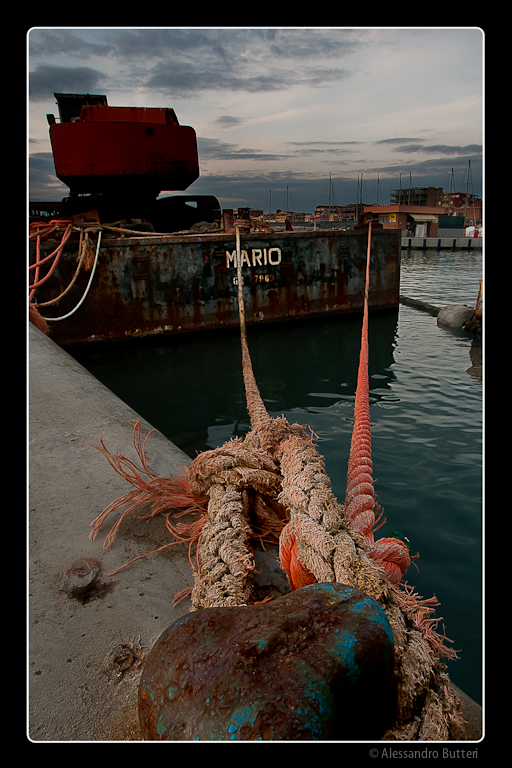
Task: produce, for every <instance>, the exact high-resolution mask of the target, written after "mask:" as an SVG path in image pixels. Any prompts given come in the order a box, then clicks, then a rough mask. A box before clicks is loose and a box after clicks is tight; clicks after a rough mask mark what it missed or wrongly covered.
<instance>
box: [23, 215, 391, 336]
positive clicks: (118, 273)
mask: <svg viewBox="0 0 512 768" xmlns="http://www.w3.org/2000/svg"><path fill="white" fill-rule="evenodd" d="M102 234H103V233H102ZM98 237H99V233H96V234H94V235H93V236H92V239H93V241H97V238H98ZM367 237H368V235H367V230H362V231H348V232H338V231H332V232H308V233H304V232H283V233H274V234H272V235H269V234H266V233H251V234H250V235H247V236H246V237H243V238H242V242H241V260H242V274H243V280H244V287H243V293H244V302H245V312H246V318H247V323H248V325H249V324H251V323H260V322H269V321H277V320H287V319H292V318H306V317H313V316H314V315H317V314H319V313H351V312H362V309H363V298H364V276H365V257H366V246H367ZM56 245H57V243H56V242H55V241H53V242H52V241H47V242H44V243H41V248H40V256H41V257H42V258H44V257H45V256H46V255H48V254H49V253H51V252H52V250H54V249H55V246H56ZM371 247H372V265H371V274H370V292H369V303H370V308H372V309H384V308H392V307H398V304H399V286H400V233H399V232H393V231H386V230H376V231H374V232H372V243H371ZM31 251H32V253H31V262H32V263H33V260H34V258H35V256H34V252H35V246H34V244H32V248H31ZM77 259H78V242H77V241H75V242H72V241H71V240H68V242H67V243H66V245H65V246H64V250H63V253H62V255H61V257H60V260H59V264H58V265H57V268H56V269H55V271H54V272H53V274H52V275H51V277H50V278H49V279H48V280H47V281H46V282H45V283H44V284H43V285H41V287H40V288H37V289H36V291H35V298H36V306H38V310H39V312H40V314H41V315H42V316H43V317H45V318H48V325H49V327H50V336H51V337H52V338H53V340H54V341H56V342H57V343H58V344H60V345H61V346H69V345H73V344H82V343H87V342H93V341H107V340H116V341H118V340H122V339H127V338H136V337H143V336H151V335H156V334H176V333H185V332H188V331H198V330H206V329H212V328H227V327H230V326H237V325H238V322H239V318H238V303H237V296H238V286H237V272H236V245H235V236H234V235H229V234H226V233H219V234H204V235H181V236H180V235H165V236H164V235H162V236H151V237H149V236H148V237H143V236H142V237H126V238H119V237H113V238H108V237H105V236H103V237H102V240H101V244H100V247H99V249H98V260H97V266H96V270H95V274H94V275H93V277H92V281H91V283H90V288H89V291H88V293H87V295H86V296H85V299H84V300H83V303H82V304H81V305H80V306H79V308H78V309H77V310H76V311H74V309H75V308H76V307H77V305H78V304H79V302H80V301H81V300H82V298H83V296H84V295H85V293H86V290H87V286H88V284H89V281H90V278H91V272H92V270H91V271H90V272H87V271H85V270H82V272H81V274H80V275H79V276H78V279H77V280H76V282H75V283H74V285H73V287H72V289H71V290H70V291H69V292H68V293H67V294H66V295H65V296H63V297H62V298H61V299H60V300H59V301H58V303H57V304H56V305H48V306H44V304H46V302H49V301H52V300H53V299H55V298H56V297H58V296H60V295H61V294H62V293H64V291H65V290H66V288H67V287H68V286H69V284H70V283H71V281H72V279H73V276H74V273H75V271H76V269H77ZM52 318H63V319H62V320H53V321H52Z"/></svg>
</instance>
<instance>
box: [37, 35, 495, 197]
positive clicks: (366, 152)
mask: <svg viewBox="0 0 512 768" xmlns="http://www.w3.org/2000/svg"><path fill="white" fill-rule="evenodd" d="M484 47H485V34H484V32H483V31H482V30H481V29H479V28H476V27H473V28H472V27H450V28H438V27H430V28H427V27H421V28H391V27H390V28H387V27H384V28H383V27H379V28H372V27H368V28H367V27H325V28H324V27H289V28H284V27H279V28H274V27H252V28H246V27H240V28H228V27H226V28H223V27H205V28H201V27H194V28H183V27H154V28H150V27H135V28H132V27H119V28H114V27H109V28H102V27H87V28H86V27H83V28H76V27H73V28H71V27H69V28H68V27H36V28H32V29H30V30H29V32H28V34H27V72H28V77H27V101H28V109H27V115H28V118H27V135H28V161H29V162H28V185H29V199H30V201H33V202H35V201H58V200H61V199H62V198H63V197H65V196H66V195H67V193H68V191H69V190H68V188H67V187H66V186H65V185H64V184H62V183H61V182H60V181H59V180H58V179H57V178H56V176H55V169H54V165H53V157H52V152H51V145H50V140H49V133H48V123H47V119H46V115H47V114H54V115H55V116H56V117H58V108H57V105H56V102H55V98H54V96H53V94H54V92H56V93H59V92H64V93H91V94H105V95H106V96H107V99H108V103H109V105H110V106H140V107H171V108H173V109H174V110H175V112H176V115H177V117H178V120H179V122H180V123H181V124H182V125H190V126H192V127H193V128H194V129H195V131H196V134H197V142H198V150H199V164H200V172H201V175H200V178H199V179H198V180H197V181H195V182H194V183H193V184H192V185H191V186H190V187H189V189H188V190H187V193H191V194H206V195H215V196H216V197H217V198H218V199H219V201H220V204H221V206H222V208H233V207H239V206H242V207H244V206H248V207H253V208H262V209H264V210H265V211H266V212H268V211H269V208H271V210H272V211H275V210H276V209H277V208H281V209H285V210H286V209H287V208H288V209H289V210H295V211H299V212H313V211H314V209H315V207H316V206H317V205H327V204H329V203H335V204H338V205H346V204H349V203H354V202H356V201H357V200H358V199H360V198H361V195H360V192H359V194H358V190H360V189H361V186H362V190H363V191H362V201H363V202H364V203H366V204H367V205H371V204H376V203H378V204H381V205H388V204H389V201H390V192H391V190H393V189H398V188H399V187H400V186H401V187H402V188H407V187H409V185H411V186H413V187H428V186H434V187H443V188H444V190H445V191H447V192H448V191H449V190H450V188H451V191H460V192H465V191H466V190H469V191H470V192H473V193H474V194H476V195H478V196H480V197H482V185H483V132H484V120H483V114H484V103H483V102H484V87H483V86H484ZM166 192H167V191H166ZM169 192H172V191H169ZM164 193H165V192H164Z"/></svg>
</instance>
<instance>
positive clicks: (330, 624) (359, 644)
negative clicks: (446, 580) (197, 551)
mask: <svg viewBox="0 0 512 768" xmlns="http://www.w3.org/2000/svg"><path fill="white" fill-rule="evenodd" d="M393 659H394V642H393V633H392V630H391V627H390V625H389V622H388V620H387V617H386V615H385V613H384V612H383V611H382V609H381V608H380V606H379V605H378V604H377V603H376V602H375V601H374V600H373V599H372V598H370V597H369V596H368V595H366V594H364V593H363V592H360V591H359V590H357V589H353V588H352V587H348V586H346V585H342V584H334V583H333V584H311V585H310V586H307V587H304V588H302V589H298V590H296V591H294V592H292V593H290V594H288V595H284V596H283V597H280V598H277V599H276V600H273V601H271V602H268V603H265V604H262V605H252V606H241V607H228V608H203V609H200V610H198V611H195V612H192V613H189V614H187V615H185V616H184V617H182V618H181V619H179V620H178V621H176V622H174V623H173V624H172V625H171V626H170V627H168V628H167V629H166V630H165V631H164V632H163V633H162V635H161V636H160V638H159V639H158V640H157V642H156V643H155V645H154V647H153V648H152V650H151V651H150V653H149V655H148V657H147V660H146V663H145V665H144V669H143V673H142V677H141V682H140V685H139V720H140V725H141V730H142V735H143V738H145V739H147V740H168V741H177V740H180V741H198V740H248V741H252V740H315V741H316V740H361V739H375V738H380V737H381V736H382V734H383V733H384V731H385V730H386V728H388V727H389V726H390V725H392V723H393V722H394V715H395V703H396V694H395V688H394V682H393Z"/></svg>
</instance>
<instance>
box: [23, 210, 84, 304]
mask: <svg viewBox="0 0 512 768" xmlns="http://www.w3.org/2000/svg"><path fill="white" fill-rule="evenodd" d="M39 223H40V222H34V224H35V225H36V226H35V229H36V231H35V232H34V233H33V235H35V237H36V260H35V262H34V264H30V265H29V270H31V269H34V270H35V274H34V282H33V283H32V285H29V290H30V293H29V297H28V299H29V302H30V301H31V300H32V297H33V296H34V293H35V290H36V288H39V286H41V285H43V283H45V282H46V281H47V280H48V278H49V277H50V276H51V275H52V273H53V272H54V270H55V267H56V266H57V264H58V262H59V259H60V257H61V254H62V253H63V250H64V246H65V244H66V243H67V241H68V240H69V238H70V236H71V232H72V229H73V225H72V223H71V222H68V221H63V222H51V223H52V224H53V223H55V226H54V227H51V228H50V229H48V230H45V231H44V232H39V231H37V225H38V224H39ZM63 224H65V225H66V230H65V232H64V234H63V236H62V239H61V241H60V243H59V245H58V246H57V248H55V250H54V251H52V253H49V254H48V256H45V257H44V259H41V258H40V255H41V237H42V236H43V235H45V234H49V232H53V231H54V230H55V229H57V225H63ZM30 226H31V228H32V227H33V226H34V225H33V224H31V225H30ZM33 235H31V237H32V236H33ZM52 258H53V264H52V265H51V267H50V269H49V270H48V272H47V273H46V275H45V276H44V277H43V278H41V280H39V269H40V267H41V265H42V264H46V262H48V261H50V259H52Z"/></svg>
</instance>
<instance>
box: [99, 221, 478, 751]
mask: <svg viewBox="0 0 512 768" xmlns="http://www.w3.org/2000/svg"><path fill="white" fill-rule="evenodd" d="M370 243H371V226H370V227H369V232H368V250H367V264H366V279H365V307H364V315H363V330H362V343H361V353H360V364H359V374H358V386H357V391H356V403H355V407H354V429H353V436H352V441H351V450H350V456H349V470H348V473H347V493H346V498H345V505H341V504H339V503H338V501H337V500H336V498H335V496H334V494H333V493H332V490H331V484H330V480H329V478H328V476H327V474H326V472H325V465H324V461H323V458H322V456H320V454H319V453H318V451H317V450H316V447H315V446H314V444H313V441H312V440H311V438H310V437H309V436H308V435H307V433H306V431H305V430H304V428H303V427H302V426H300V425H297V424H294V425H290V424H289V423H288V422H287V420H286V419H285V418H284V417H281V418H271V417H270V416H269V414H268V413H267V410H266V408H265V405H264V403H263V400H262V398H261V395H260V393H259V390H258V387H257V384H256V381H255V377H254V372H253V369H252V364H251V361H250V355H249V350H248V345H247V339H246V328H245V310H244V308H243V283H242V279H241V263H240V240H239V234H238V233H237V273H238V303H239V313H240V328H241V344H242V364H243V375H244V384H245V388H246V398H247V408H248V411H249V416H250V420H251V431H250V432H249V433H248V434H247V435H246V436H245V438H244V439H243V440H242V439H240V438H236V439H233V440H231V441H229V442H228V443H226V444H225V445H223V446H221V447H220V448H218V449H214V450H212V451H205V452H203V453H202V454H199V455H198V456H197V457H196V459H194V461H193V462H192V464H191V466H190V467H189V468H188V470H187V472H186V476H184V477H183V478H182V489H181V490H180V494H179V498H180V499H182V495H183V494H182V490H183V488H188V491H187V493H188V494H189V497H190V509H191V510H192V509H193V508H194V505H195V509H196V510H199V507H200V511H198V512H197V514H198V515H200V519H199V521H198V520H197V519H196V520H195V522H193V523H191V524H189V525H186V524H182V527H181V528H180V529H179V530H178V529H177V527H173V525H172V524H170V522H169V519H170V517H171V516H172V509H173V505H174V502H173V489H172V486H169V485H168V486H167V487H166V483H171V481H169V480H167V481H166V480H165V479H163V480H160V479H159V478H156V477H155V476H154V475H151V474H150V473H149V470H148V469H147V466H146V463H145V457H144V446H142V450H141V451H140V450H139V451H138V452H139V458H141V460H142V466H143V470H144V472H146V474H147V477H148V478H149V480H144V479H143V478H140V479H138V478H137V473H136V472H134V471H133V466H134V465H132V464H131V463H130V462H128V460H126V459H124V457H119V456H115V455H113V454H111V453H110V452H109V451H108V450H107V449H106V447H105V446H104V445H103V443H101V445H100V446H96V447H98V448H99V449H100V450H101V451H102V452H103V453H104V454H105V455H106V456H107V459H108V460H109V461H110V463H111V465H112V466H113V467H114V469H116V471H118V472H119V474H121V475H123V476H125V477H127V479H128V480H129V482H130V483H131V484H132V485H133V490H132V491H131V492H129V494H126V495H125V496H124V497H121V499H118V500H117V501H116V502H114V503H113V504H111V505H109V507H108V508H107V509H106V510H104V511H103V513H102V514H101V515H99V516H98V518H96V520H94V521H93V523H91V525H92V526H93V531H92V532H91V538H94V537H95V536H96V535H97V533H98V531H99V529H100V527H101V525H102V523H103V522H104V520H105V519H106V517H107V516H108V514H109V513H110V512H111V511H113V510H114V509H116V510H118V511H119V510H120V509H121V508H122V507H123V505H124V506H126V504H129V506H128V508H127V509H125V513H124V514H123V517H124V515H125V514H127V512H128V511H132V510H133V509H135V508H136V507H137V506H138V505H141V504H146V503H148V502H149V503H150V504H154V505H155V509H158V510H160V511H163V510H165V511H166V512H167V514H168V524H167V528H168V530H169V531H170V532H171V534H173V535H174V536H175V541H188V542H189V544H190V546H191V544H192V541H196V543H197V548H196V561H197V567H194V571H193V574H194V586H193V588H192V589H191V590H184V591H183V593H181V596H183V595H184V594H188V593H191V599H192V610H198V609H200V608H202V607H209V606H226V605H244V604H248V603H251V602H253V601H254V597H253V589H252V576H253V573H254V556H253V551H252V546H251V539H252V538H257V536H255V535H254V528H255V525H256V524H257V523H261V525H262V526H264V525H265V524H267V523H268V520H271V522H272V525H271V526H270V527H271V528H272V530H273V532H274V533H275V531H276V530H280V531H281V533H280V538H279V556H280V560H281V563H282V565H283V568H284V570H285V572H286V574H287V576H288V580H289V583H290V588H291V589H295V588H298V587H300V586H304V585H305V584H307V583H312V582H314V581H317V582H329V581H336V582H339V583H342V584H348V585H350V586H353V587H356V588H358V589H360V590H361V591H363V592H365V593H366V594H368V595H370V596H371V597H373V598H374V599H375V600H376V601H377V602H378V603H379V604H380V605H381V607H382V608H383V610H384V611H385V613H386V615H387V617H388V620H389V622H390V624H391V627H392V630H393V635H394V640H395V678H396V682H397V692H398V704H397V712H396V723H395V726H394V728H392V729H391V730H390V731H388V732H387V733H386V734H384V736H383V738H384V739H387V740H405V739H407V740H409V739H414V740H446V739H448V738H455V736H454V734H456V733H457V729H458V728H459V727H460V726H461V725H462V722H463V721H462V718H461V715H460V702H459V701H458V699H457V697H456V696H455V695H454V693H453V690H452V689H451V687H450V681H449V678H448V675H447V674H446V668H445V666H444V664H443V663H442V661H441V659H442V658H443V657H456V654H455V652H454V651H453V650H451V649H449V648H447V646H446V645H445V641H446V640H447V638H446V637H445V636H444V635H440V634H439V633H438V632H437V627H438V624H439V622H440V621H441V619H437V618H434V617H433V616H432V614H433V613H434V611H435V608H436V606H437V605H438V602H437V600H436V598H435V597H432V598H429V599H423V598H421V597H420V596H419V595H418V594H416V593H415V592H414V590H413V589H412V588H411V587H409V586H408V585H407V584H405V583H403V582H402V574H403V572H404V562H407V561H408V562H410V556H409V555H408V551H407V554H406V553H405V551H406V550H407V547H406V545H405V544H404V543H403V542H402V541H400V540H399V539H395V538H393V537H390V539H381V540H380V543H379V541H377V542H375V541H374V539H373V531H374V526H375V524H376V522H378V520H377V521H376V519H375V510H376V501H375V493H374V490H373V476H372V472H371V469H372V464H371V439H370V433H369V425H370V421H369V382H368V296H369V258H370ZM123 462H126V464H127V465H128V469H126V467H123V466H122V465H123ZM354 473H355V474H356V480H357V482H353V480H354ZM164 496H166V498H165V499H164V498H163V497H164ZM198 499H201V505H198V503H197V500H198ZM256 499H258V500H259V501H260V502H261V503H262V505H263V507H264V509H265V513H264V514H263V516H262V517H261V518H259V519H258V514H259V511H258V510H259V505H258V504H255V503H254V502H255V500H256ZM251 502H252V504H251ZM272 504H276V505H277V507H273V506H272ZM205 506H206V507H207V508H206V514H205V512H204V509H205ZM276 509H277V510H278V512H276ZM279 511H281V513H282V514H280V512H279ZM154 513H156V512H155V511H154ZM182 513H183V512H180V513H179V514H180V515H181V514H182ZM116 525H118V524H116ZM107 539H108V546H110V545H111V544H112V541H113V536H111V535H109V537H107ZM173 543H174V542H173ZM104 546H105V545H104ZM385 550H387V551H385ZM189 556H190V553H189ZM390 564H393V565H394V568H391V567H390ZM449 642H450V641H449ZM362 716H364V713H362Z"/></svg>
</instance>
